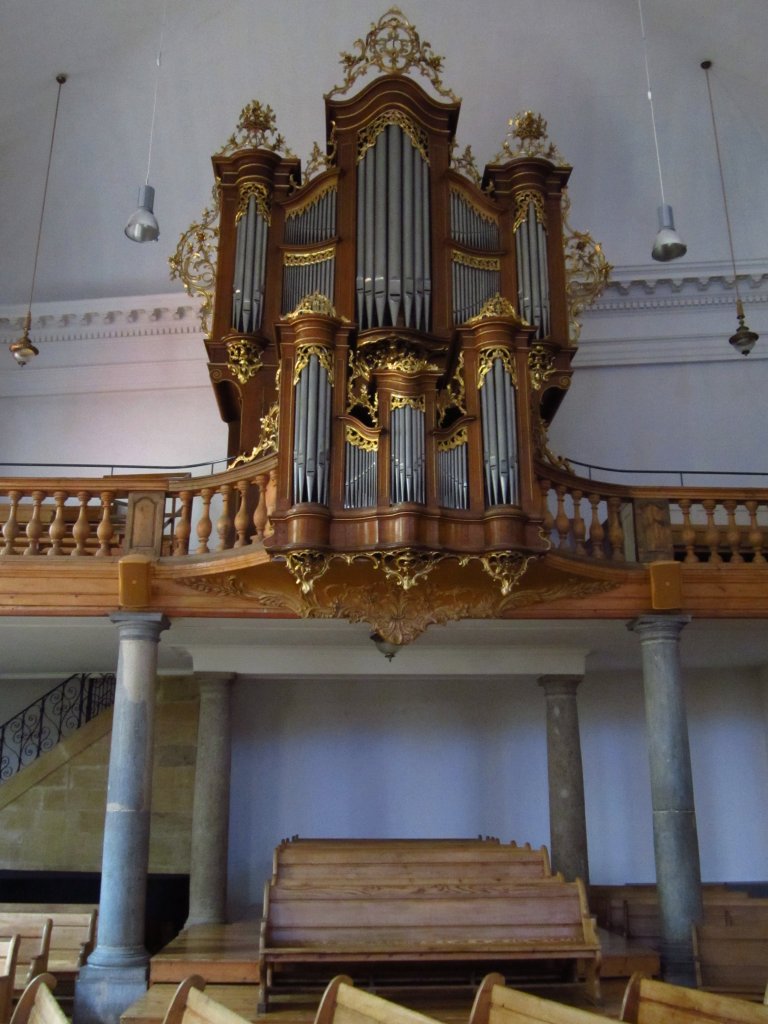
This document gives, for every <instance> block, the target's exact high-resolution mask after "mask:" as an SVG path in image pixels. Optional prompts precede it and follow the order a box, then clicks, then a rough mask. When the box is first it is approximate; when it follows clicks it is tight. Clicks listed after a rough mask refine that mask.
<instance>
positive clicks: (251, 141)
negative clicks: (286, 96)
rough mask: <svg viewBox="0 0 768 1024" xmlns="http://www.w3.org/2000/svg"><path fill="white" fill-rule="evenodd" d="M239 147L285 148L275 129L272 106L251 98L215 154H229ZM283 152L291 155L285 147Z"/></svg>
mask: <svg viewBox="0 0 768 1024" xmlns="http://www.w3.org/2000/svg"><path fill="white" fill-rule="evenodd" d="M241 149H271V150H272V151H273V152H278V151H279V150H284V149H285V139H284V138H283V136H282V135H280V134H279V133H278V131H277V119H276V118H275V112H274V110H273V109H272V107H270V106H268V105H267V106H265V105H264V104H262V103H260V102H259V101H258V100H251V102H250V103H249V104H247V106H245V107H243V109H242V110H241V111H240V120H239V121H238V122H237V128H236V129H235V131H234V132H233V133H232V134H231V135H230V137H229V138H228V139H227V141H226V142H225V143H224V145H223V146H222V148H221V149H220V150H219V152H218V153H217V154H216V156H229V155H230V154H232V153H237V152H238V150H241ZM285 152H286V156H292V155H293V154H292V153H291V152H290V151H289V150H287V149H286V150H285Z"/></svg>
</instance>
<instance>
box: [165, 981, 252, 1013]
mask: <svg viewBox="0 0 768 1024" xmlns="http://www.w3.org/2000/svg"><path fill="white" fill-rule="evenodd" d="M204 988H205V980H204V979H203V978H201V977H200V975H199V974H191V975H190V976H189V977H188V978H185V979H184V980H183V981H182V982H181V983H180V984H179V986H178V988H177V989H176V991H175V992H174V994H173V998H172V999H171V1002H170V1005H169V1007H168V1009H167V1010H166V1013H165V1017H164V1018H163V1024H249V1022H248V1021H246V1019H245V1018H244V1017H241V1016H240V1014H239V1013H235V1011H234V1010H230V1009H229V1007H227V1006H223V1005H222V1004H221V1003H218V1002H216V1000H215V999H211V998H210V996H207V995H206V994H205V992H204V991H203V989H204Z"/></svg>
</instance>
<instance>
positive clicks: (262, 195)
mask: <svg viewBox="0 0 768 1024" xmlns="http://www.w3.org/2000/svg"><path fill="white" fill-rule="evenodd" d="M237 196H238V204H237V213H236V214H235V223H237V222H238V221H239V220H240V219H241V218H242V217H243V216H245V214H246V213H247V212H248V204H249V202H250V201H251V199H253V200H254V202H255V204H256V210H257V211H258V213H259V215H260V216H261V217H263V219H264V220H265V221H266V222H267V224H271V222H272V211H271V209H270V196H269V192H268V191H267V186H266V185H264V184H262V183H261V182H260V181H251V180H249V179H245V180H243V181H241V182H240V183H239V185H238V189H237Z"/></svg>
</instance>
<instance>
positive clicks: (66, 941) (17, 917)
mask: <svg viewBox="0 0 768 1024" xmlns="http://www.w3.org/2000/svg"><path fill="white" fill-rule="evenodd" d="M97 916H98V909H97V908H96V907H95V906H94V905H92V904H81V903H0V934H9V932H10V931H18V930H19V929H22V928H30V927H31V928H34V927H37V928H39V927H41V926H42V925H43V923H44V922H45V921H47V920H50V922H51V929H50V944H49V948H48V955H47V960H46V962H45V964H41V963H39V964H38V965H37V969H36V973H39V972H40V971H41V970H43V971H48V972H50V973H51V974H53V975H54V976H55V977H56V979H57V981H59V982H60V983H61V982H66V983H69V984H70V985H71V983H72V982H74V980H75V979H76V978H77V976H78V974H79V972H80V968H81V967H82V965H83V964H84V963H85V961H86V960H87V958H88V956H89V955H90V953H91V952H92V951H93V947H94V945H95V944H96V923H97ZM30 978H31V975H30Z"/></svg>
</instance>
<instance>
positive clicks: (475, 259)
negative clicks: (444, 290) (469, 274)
mask: <svg viewBox="0 0 768 1024" xmlns="http://www.w3.org/2000/svg"><path fill="white" fill-rule="evenodd" d="M451 259H452V260H453V262H454V263H460V264H461V265H462V266H465V267H472V269H473V270H497V271H498V270H501V260H500V259H499V258H498V256H471V255H470V254H469V253H466V252H460V251H459V250H458V249H454V250H453V251H452V252H451ZM483 308H485V307H483Z"/></svg>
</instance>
